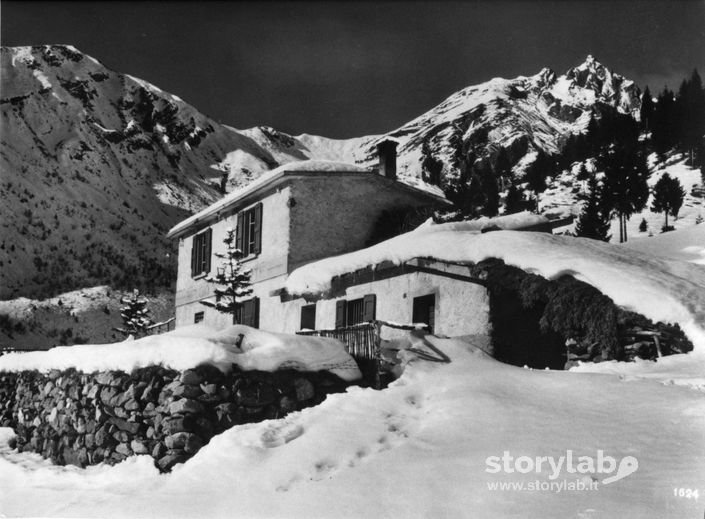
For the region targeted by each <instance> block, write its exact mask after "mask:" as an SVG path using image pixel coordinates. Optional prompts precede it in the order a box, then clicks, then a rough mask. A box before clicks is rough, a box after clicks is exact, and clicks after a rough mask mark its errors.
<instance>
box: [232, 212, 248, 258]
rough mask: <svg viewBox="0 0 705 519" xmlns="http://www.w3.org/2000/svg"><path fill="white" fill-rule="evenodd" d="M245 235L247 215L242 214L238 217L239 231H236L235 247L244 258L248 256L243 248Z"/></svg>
mask: <svg viewBox="0 0 705 519" xmlns="http://www.w3.org/2000/svg"><path fill="white" fill-rule="evenodd" d="M244 235H245V213H240V214H238V215H237V229H236V231H235V247H237V248H238V249H240V251H241V252H242V255H243V256H247V251H245V249H243V248H242V246H243V241H244V240H243V237H244Z"/></svg>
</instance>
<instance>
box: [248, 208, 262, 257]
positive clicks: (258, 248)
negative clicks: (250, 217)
mask: <svg viewBox="0 0 705 519" xmlns="http://www.w3.org/2000/svg"><path fill="white" fill-rule="evenodd" d="M254 212H255V214H254V218H255V239H254V243H255V246H254V250H252V251H251V252H252V253H253V254H259V253H260V252H262V202H260V203H259V204H257V205H256V206H255V208H254Z"/></svg>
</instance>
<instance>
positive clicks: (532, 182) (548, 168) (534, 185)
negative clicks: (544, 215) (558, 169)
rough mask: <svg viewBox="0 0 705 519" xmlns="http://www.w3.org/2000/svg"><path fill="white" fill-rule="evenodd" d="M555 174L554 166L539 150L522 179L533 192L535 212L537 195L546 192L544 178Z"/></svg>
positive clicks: (537, 200) (536, 209) (537, 202)
mask: <svg viewBox="0 0 705 519" xmlns="http://www.w3.org/2000/svg"><path fill="white" fill-rule="evenodd" d="M554 172H555V164H554V163H553V161H552V160H551V158H550V157H548V155H546V153H544V152H543V151H541V150H539V151H538V153H537V155H536V160H535V161H534V162H532V163H531V165H529V167H528V168H527V169H526V175H525V177H524V179H525V180H526V182H528V187H529V189H530V190H531V191H533V192H534V200H535V208H534V210H535V212H537V213H538V211H539V194H540V193H543V192H544V191H545V190H546V177H548V176H551V175H552V174H553V173H554Z"/></svg>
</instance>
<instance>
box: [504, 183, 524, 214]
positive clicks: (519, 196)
mask: <svg viewBox="0 0 705 519" xmlns="http://www.w3.org/2000/svg"><path fill="white" fill-rule="evenodd" d="M528 208H529V204H528V202H527V201H526V199H525V198H524V194H523V193H522V192H521V191H519V189H518V188H517V187H516V186H515V185H514V184H512V185H511V186H509V188H508V189H507V196H506V197H505V198H504V214H514V213H519V212H521V211H525V210H526V209H528Z"/></svg>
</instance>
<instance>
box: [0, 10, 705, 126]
mask: <svg viewBox="0 0 705 519" xmlns="http://www.w3.org/2000/svg"><path fill="white" fill-rule="evenodd" d="M0 12H1V22H0V23H1V29H2V33H1V40H2V44H3V45H39V44H46V43H70V44H73V45H74V46H76V47H77V48H78V49H79V50H81V51H83V52H85V53H87V54H90V55H91V56H93V57H95V58H96V59H99V60H100V61H101V62H103V63H104V64H105V65H106V66H108V67H110V68H112V69H114V70H117V71H119V72H125V73H128V74H132V75H134V76H137V77H140V78H142V79H145V80H147V81H150V82H151V83H154V84H155V85H157V86H159V87H160V88H162V89H164V90H167V91H169V92H172V93H174V94H177V95H179V96H180V97H182V98H183V99H184V100H185V101H187V102H189V103H191V104H193V105H194V106H196V107H197V108H198V109H199V110H201V111H202V112H204V113H206V114H207V115H209V116H211V117H213V118H215V119H216V120H218V121H220V122H223V123H226V124H230V125H232V126H235V127H238V128H247V127H250V126H255V125H270V126H273V127H275V128H277V129H280V130H283V131H287V132H290V133H293V134H298V133H303V132H306V133H315V134H321V135H326V136H328V137H337V138H344V137H353V136H359V135H364V134H370V133H380V132H385V131H389V130H392V129H394V128H395V127H397V126H400V125H401V124H403V123H405V122H407V121H409V120H410V119H412V118H414V117H416V116H417V115H420V114H421V113H422V112H424V111H425V110H427V109H429V108H431V107H433V106H435V105H436V104H438V103H439V102H441V101H442V100H443V99H444V98H445V97H446V96H448V95H450V94H451V93H453V92H455V91H457V90H459V89H461V88H463V87H465V86H468V85H472V84H476V83H480V82H483V81H486V80H488V79H490V78H492V77H497V76H501V77H516V76H518V75H532V74H535V73H537V72H538V71H539V70H540V69H541V68H543V67H544V66H548V67H551V68H553V69H554V70H555V71H556V72H558V73H563V72H565V70H566V69H567V68H569V67H571V66H575V65H578V64H579V63H581V62H582V61H583V60H584V59H585V56H586V55H587V54H593V55H594V56H595V58H596V59H598V60H599V61H601V62H602V63H603V64H604V65H606V66H607V67H608V68H610V69H612V70H613V71H615V72H617V73H620V74H623V75H625V76H627V77H629V78H631V79H634V80H635V81H637V83H638V84H639V85H640V86H641V87H642V88H643V87H644V86H645V85H646V84H648V85H649V86H650V87H651V89H652V91H656V90H660V89H662V88H663V86H664V84H666V83H668V84H669V86H670V87H671V88H677V86H678V84H679V82H680V81H681V80H682V79H683V78H684V77H685V76H686V75H689V74H690V72H691V71H692V69H693V68H695V67H697V68H698V69H699V71H700V72H701V74H702V75H705V2H695V1H692V2H678V1H658V2H649V1H634V2H615V1H606V0H605V1H597V0H590V1H585V2H580V1H562V2H547V1H499V2H497V1H495V2H490V1H474V2H470V1H468V2H457V1H456V2H402V1H396V2H371V1H364V2H356V3H344V2H324V1H319V2H281V3H280V2H259V3H256V4H255V3H247V2H228V3H225V2H222V3H221V2H213V1H208V2H207V1H190V2H187V1H179V2H173V1H162V2H57V1H52V2H46V3H45V2H26V1H23V2H14V1H3V2H2V3H0Z"/></svg>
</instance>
